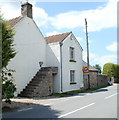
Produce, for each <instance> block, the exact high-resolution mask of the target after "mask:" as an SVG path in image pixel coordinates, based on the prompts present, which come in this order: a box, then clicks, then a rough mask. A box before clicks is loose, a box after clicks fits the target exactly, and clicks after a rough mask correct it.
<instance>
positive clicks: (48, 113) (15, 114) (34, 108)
mask: <svg viewBox="0 0 119 120" xmlns="http://www.w3.org/2000/svg"><path fill="white" fill-rule="evenodd" d="M14 104H15V102H14ZM16 104H19V105H20V104H22V105H23V104H24V105H25V106H24V107H23V106H22V107H20V108H17V107H15V109H13V108H12V109H9V111H7V112H4V113H3V115H2V120H17V119H18V118H57V117H58V116H59V115H60V113H61V111H58V110H54V109H52V108H51V106H49V105H41V104H33V103H32V104H29V105H26V103H23V102H22V103H20V102H16Z"/></svg>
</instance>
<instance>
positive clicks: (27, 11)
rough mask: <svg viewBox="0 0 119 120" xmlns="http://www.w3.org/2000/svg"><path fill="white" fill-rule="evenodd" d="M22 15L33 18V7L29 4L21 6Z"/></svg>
mask: <svg viewBox="0 0 119 120" xmlns="http://www.w3.org/2000/svg"><path fill="white" fill-rule="evenodd" d="M21 15H22V16H23V17H25V16H27V17H30V18H33V16H32V5H31V4H30V3H28V2H26V3H24V4H22V5H21Z"/></svg>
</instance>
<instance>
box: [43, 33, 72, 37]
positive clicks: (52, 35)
mask: <svg viewBox="0 0 119 120" xmlns="http://www.w3.org/2000/svg"><path fill="white" fill-rule="evenodd" d="M70 33H71V32H66V33H59V34H56V35H50V36H47V37H53V36H58V35H63V34H70ZM45 38H46V37H45Z"/></svg>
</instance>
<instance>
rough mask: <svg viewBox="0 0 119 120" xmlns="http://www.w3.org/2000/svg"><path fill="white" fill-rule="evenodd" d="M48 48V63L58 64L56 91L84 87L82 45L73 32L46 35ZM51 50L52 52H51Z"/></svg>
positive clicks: (55, 79)
mask: <svg viewBox="0 0 119 120" xmlns="http://www.w3.org/2000/svg"><path fill="white" fill-rule="evenodd" d="M45 39H46V41H47V42H48V44H49V46H50V48H51V50H52V51H53V53H52V51H51V50H49V49H48V48H47V49H48V50H47V51H48V52H47V57H48V59H47V65H48V66H58V74H57V75H56V76H55V78H54V84H53V85H54V89H53V90H54V92H56V93H57V92H58V93H61V92H67V91H71V90H78V89H80V88H81V87H83V72H82V67H83V63H82V47H81V46H80V44H79V42H78V41H77V39H76V38H75V36H74V35H73V33H72V32H67V33H63V34H58V35H53V36H49V37H45ZM50 52H51V53H50Z"/></svg>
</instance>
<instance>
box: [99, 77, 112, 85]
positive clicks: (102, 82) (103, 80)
mask: <svg viewBox="0 0 119 120" xmlns="http://www.w3.org/2000/svg"><path fill="white" fill-rule="evenodd" d="M109 80H110V79H109V77H108V76H107V75H98V76H97V86H98V87H101V86H106V85H108V81H109Z"/></svg>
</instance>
